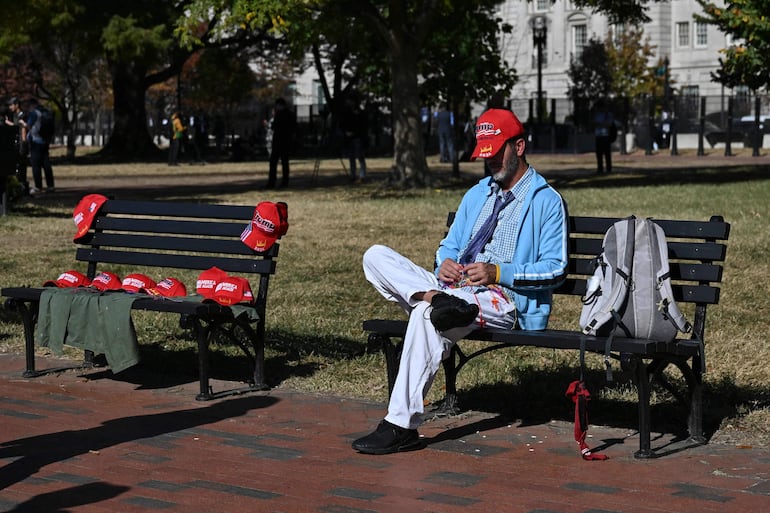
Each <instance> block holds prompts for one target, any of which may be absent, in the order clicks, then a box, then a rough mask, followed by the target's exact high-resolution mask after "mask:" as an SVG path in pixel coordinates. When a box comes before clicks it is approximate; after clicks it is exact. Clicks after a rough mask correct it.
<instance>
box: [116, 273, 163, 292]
mask: <svg viewBox="0 0 770 513" xmlns="http://www.w3.org/2000/svg"><path fill="white" fill-rule="evenodd" d="M155 285H156V283H155V281H154V280H153V279H152V278H150V277H149V276H147V275H146V274H141V273H134V274H129V275H128V276H126V277H125V278H123V281H122V282H121V286H120V288H122V289H123V290H125V291H126V292H141V291H142V289H149V288H152V287H154V286H155Z"/></svg>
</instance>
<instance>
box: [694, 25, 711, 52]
mask: <svg viewBox="0 0 770 513" xmlns="http://www.w3.org/2000/svg"><path fill="white" fill-rule="evenodd" d="M708 44H709V37H708V25H706V24H705V23H703V22H701V21H696V22H695V46H697V47H701V48H702V47H704V46H708Z"/></svg>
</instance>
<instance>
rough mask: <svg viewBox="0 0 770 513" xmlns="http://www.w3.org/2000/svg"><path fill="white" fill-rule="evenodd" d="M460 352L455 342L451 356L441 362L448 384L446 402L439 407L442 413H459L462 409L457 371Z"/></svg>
mask: <svg viewBox="0 0 770 513" xmlns="http://www.w3.org/2000/svg"><path fill="white" fill-rule="evenodd" d="M460 354H461V352H460V348H459V347H457V344H455V345H453V346H452V350H451V351H450V352H449V356H447V357H446V359H444V360H443V361H442V362H441V365H442V366H443V367H444V384H445V386H446V392H445V394H444V402H443V403H442V405H441V406H440V407H439V409H438V411H439V412H440V413H442V414H446V415H457V414H458V413H459V411H460V405H459V401H458V399H457V371H458V370H459V368H458V366H457V359H458V357H459V356H460Z"/></svg>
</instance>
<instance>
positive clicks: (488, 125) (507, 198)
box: [353, 109, 568, 454]
mask: <svg viewBox="0 0 770 513" xmlns="http://www.w3.org/2000/svg"><path fill="white" fill-rule="evenodd" d="M526 145H527V143H526V139H525V133H524V127H523V126H522V124H521V122H520V121H519V120H518V118H517V117H516V115H515V114H514V113H513V112H511V111H509V110H504V109H490V110H487V111H486V112H484V113H483V114H482V115H481V117H480V118H479V120H478V122H477V124H476V148H475V150H474V152H473V154H472V155H471V159H472V160H475V159H476V158H484V159H486V162H487V165H488V166H489V169H490V170H491V176H489V177H484V178H482V179H481V180H480V181H479V182H478V183H477V184H476V185H474V186H473V187H472V188H471V189H469V190H468V192H466V194H465V196H464V197H463V199H462V202H461V203H460V206H459V207H458V209H457V213H456V217H455V219H454V222H453V223H452V226H451V227H450V229H449V232H448V233H447V236H446V237H445V238H444V240H442V241H441V243H440V245H439V248H438V251H437V253H436V264H437V267H436V270H435V272H434V273H432V272H429V271H427V270H425V269H423V268H421V267H419V266H417V265H415V264H414V263H412V262H411V261H409V260H408V259H407V258H405V257H403V256H402V255H400V254H398V253H397V252H396V251H394V250H392V249H390V248H388V247H385V246H382V245H375V246H372V247H371V248H369V249H368V250H367V251H366V253H365V254H364V258H363V265H364V273H365V275H366V278H367V279H368V280H369V281H370V282H371V283H372V284H373V285H374V287H375V288H376V289H377V290H378V291H379V292H380V293H381V294H382V295H383V296H385V298H387V299H388V300H390V301H394V302H397V303H399V304H400V305H401V306H402V307H403V308H404V310H405V311H406V312H407V313H408V314H409V324H408V327H407V331H406V336H405V337H404V346H403V350H402V353H401V364H400V367H399V370H398V376H397V377H396V381H395V385H394V387H393V392H392V394H391V396H390V403H389V405H388V414H387V415H386V416H385V419H384V420H383V421H382V422H381V423H380V424H379V426H378V427H377V429H376V430H375V431H374V432H372V433H371V434H369V435H367V436H364V437H362V438H359V439H358V440H356V441H354V442H353V449H355V450H357V451H359V452H362V453H367V454H389V453H394V452H399V451H407V450H413V449H418V448H420V447H422V442H421V440H420V438H419V435H418V433H417V427H418V426H419V425H420V423H421V422H422V418H421V415H422V413H423V401H424V398H425V395H426V394H427V392H428V390H429V388H430V386H431V384H432V382H433V378H434V377H435V375H436V372H437V371H438V369H439V366H440V364H441V361H442V359H444V358H445V357H446V356H447V355H448V354H449V351H450V349H451V347H452V344H454V343H455V342H457V341H458V340H460V339H462V338H463V337H464V336H465V335H467V334H468V333H470V332H471V331H473V330H474V329H476V328H478V327H495V328H505V329H516V328H518V329H524V330H542V329H545V327H546V325H547V323H548V316H549V314H550V312H551V296H552V290H553V289H554V288H556V287H558V286H559V285H560V284H561V283H562V282H563V281H564V279H565V278H566V275H567V261H568V249H567V238H568V231H567V230H568V229H567V219H568V215H567V210H566V205H565V203H564V201H563V200H562V198H561V196H560V195H559V193H557V192H556V191H555V190H554V189H553V188H551V187H550V186H549V185H548V183H547V182H546V181H545V179H544V178H543V177H542V176H541V175H539V174H538V173H537V172H536V171H535V169H534V168H533V167H531V166H530V165H529V164H528V163H527V161H526V158H525V150H526Z"/></svg>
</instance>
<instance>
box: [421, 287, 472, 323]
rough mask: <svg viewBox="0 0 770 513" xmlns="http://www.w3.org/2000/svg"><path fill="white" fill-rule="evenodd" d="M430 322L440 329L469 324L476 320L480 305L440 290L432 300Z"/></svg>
mask: <svg viewBox="0 0 770 513" xmlns="http://www.w3.org/2000/svg"><path fill="white" fill-rule="evenodd" d="M430 305H431V306H432V307H433V310H432V311H431V312H430V322H432V323H433V326H434V327H435V328H436V329H437V330H439V331H446V330H449V329H452V328H459V327H460V326H467V325H469V324H470V323H472V322H473V321H474V320H476V316H477V315H478V314H479V307H478V305H472V304H470V303H468V302H467V301H463V300H462V299H460V298H459V297H457V296H452V295H450V294H446V293H444V292H439V293H438V294H436V295H435V296H433V299H432V300H431V302H430Z"/></svg>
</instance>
